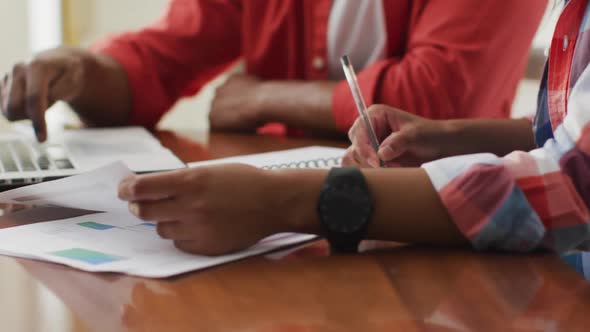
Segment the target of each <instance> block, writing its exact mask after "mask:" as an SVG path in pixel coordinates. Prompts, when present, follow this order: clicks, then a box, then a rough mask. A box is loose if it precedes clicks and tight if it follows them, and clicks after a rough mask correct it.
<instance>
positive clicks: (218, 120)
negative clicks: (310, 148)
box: [209, 75, 343, 137]
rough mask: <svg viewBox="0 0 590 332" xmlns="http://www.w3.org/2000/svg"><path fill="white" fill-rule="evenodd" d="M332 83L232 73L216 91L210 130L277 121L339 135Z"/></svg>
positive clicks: (250, 128)
mask: <svg viewBox="0 0 590 332" xmlns="http://www.w3.org/2000/svg"><path fill="white" fill-rule="evenodd" d="M335 86H336V83H335V82H329V81H309V82H305V81H262V80H259V79H257V78H256V77H253V76H249V75H234V76H232V77H230V78H229V79H228V80H227V81H226V82H225V84H223V85H222V86H221V87H219V88H218V89H217V91H216V94H215V98H214V100H213V102H212V105H211V113H210V115H209V119H210V122H211V129H213V130H217V131H245V132H254V131H255V130H256V128H258V127H260V126H262V125H264V124H265V123H269V122H280V123H284V124H286V125H288V126H290V127H293V128H301V129H303V130H305V131H306V132H307V133H308V134H309V135H313V136H323V137H333V136H343V134H342V133H341V132H339V131H338V129H337V128H336V122H335V120H334V116H333V114H332V92H333V90H334V88H335Z"/></svg>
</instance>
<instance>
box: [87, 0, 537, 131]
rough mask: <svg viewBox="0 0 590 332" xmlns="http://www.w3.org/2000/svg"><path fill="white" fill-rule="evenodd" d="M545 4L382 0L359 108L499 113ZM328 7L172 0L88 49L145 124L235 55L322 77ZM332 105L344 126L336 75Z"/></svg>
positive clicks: (257, 66) (282, 75)
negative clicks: (117, 70) (103, 59)
mask: <svg viewBox="0 0 590 332" xmlns="http://www.w3.org/2000/svg"><path fill="white" fill-rule="evenodd" d="M546 5H547V2H546V1H545V0H518V1H499V0H477V1H474V0H413V1H412V0H396V1H393V0H390V1H388V0H384V11H385V13H384V15H385V18H386V23H387V36H388V37H387V41H388V44H387V59H385V60H382V61H378V62H377V63H374V64H372V65H370V66H368V67H367V68H365V69H364V70H363V71H362V72H360V73H359V83H360V85H361V89H362V91H363V94H364V96H365V98H366V99H367V100H366V101H367V104H369V105H370V104H375V103H383V104H388V105H391V106H395V107H398V108H401V109H404V110H407V111H410V112H413V113H415V114H418V115H421V116H424V117H428V118H432V119H447V118H467V117H469V118H475V117H508V116H509V115H510V111H511V105H512V99H513V97H514V93H515V89H516V86H517V84H518V82H519V80H520V79H521V77H522V74H523V72H524V67H525V64H526V61H527V55H528V50H529V47H530V44H531V40H532V38H533V36H534V33H535V31H536V29H537V26H538V23H539V21H540V19H541V17H542V15H543V13H544V10H545V8H546ZM330 9H331V1H330V0H242V1H238V0H234V1H231V0H173V1H171V4H170V7H169V9H168V12H167V13H166V15H165V16H164V17H163V18H162V19H161V20H159V21H158V22H157V23H155V24H153V25H152V26H149V27H147V28H145V29H143V30H140V31H137V32H130V33H126V34H123V35H120V36H118V37H115V38H113V39H110V40H108V41H106V42H105V43H102V44H100V45H98V47H97V49H98V50H99V51H100V52H104V53H106V54H108V55H110V56H112V57H113V58H114V59H115V60H117V61H118V62H119V63H120V64H121V65H122V66H123V68H124V69H125V71H126V72H127V75H128V78H129V82H130V85H131V90H132V93H133V97H132V100H133V113H132V117H131V122H132V123H134V124H139V125H144V126H147V127H152V126H154V125H155V124H156V123H157V122H158V120H159V119H160V118H161V116H162V115H163V114H164V113H165V112H166V111H168V110H169V109H170V108H171V107H172V106H173V104H174V103H175V102H176V101H177V100H178V99H179V98H181V97H184V96H190V95H194V94H195V93H197V92H198V91H199V89H201V88H202V87H203V85H205V84H206V83H207V82H209V81H210V80H211V79H212V78H214V77H215V76H217V75H219V74H220V73H222V72H223V71H224V70H226V69H227V68H228V67H229V66H231V65H232V64H233V63H234V62H235V61H236V60H239V59H243V60H244V62H245V66H246V71H247V73H248V74H251V75H255V76H257V77H259V78H262V79H267V80H325V79H327V75H328V72H327V66H326V65H322V64H325V63H327V61H325V59H326V56H327V48H326V44H327V35H326V34H327V25H328V19H329V15H330ZM318 59H322V60H323V61H318ZM318 64H319V65H318ZM332 108H333V112H334V117H335V119H336V123H337V125H338V127H339V128H340V129H341V130H343V131H346V130H348V128H349V127H350V126H351V125H352V123H353V122H354V120H355V119H356V117H357V110H356V107H355V104H354V101H353V99H352V96H351V94H350V91H349V88H348V86H347V84H346V82H345V81H342V82H340V83H339V85H338V86H337V88H336V90H335V92H334V94H333V98H332Z"/></svg>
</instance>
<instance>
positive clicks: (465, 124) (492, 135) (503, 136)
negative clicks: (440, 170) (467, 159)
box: [441, 119, 536, 157]
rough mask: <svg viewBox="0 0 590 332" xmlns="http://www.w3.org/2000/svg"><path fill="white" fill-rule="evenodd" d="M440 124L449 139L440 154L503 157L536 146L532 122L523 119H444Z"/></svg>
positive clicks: (448, 155)
mask: <svg viewBox="0 0 590 332" xmlns="http://www.w3.org/2000/svg"><path fill="white" fill-rule="evenodd" d="M443 125H444V126H445V127H446V131H447V135H446V136H447V137H448V138H449V139H448V140H446V142H445V148H444V149H443V150H444V151H445V155H443V156H441V157H450V156H457V155H464V154H473V153H482V152H490V153H493V154H496V155H498V156H504V155H506V154H508V153H510V152H512V151H516V150H521V151H530V150H533V149H535V148H536V145H535V140H534V136H533V128H532V124H531V122H530V121H528V120H526V119H519V120H516V119H503V120H495V119H477V120H476V119H470V120H447V121H444V124H443Z"/></svg>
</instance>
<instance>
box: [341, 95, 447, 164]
mask: <svg viewBox="0 0 590 332" xmlns="http://www.w3.org/2000/svg"><path fill="white" fill-rule="evenodd" d="M368 115H369V119H370V120H371V123H372V124H373V127H374V129H375V134H376V135H377V138H378V140H379V141H380V142H381V144H380V147H379V151H377V152H375V150H374V149H373V147H372V146H371V143H370V141H369V137H368V135H367V131H366V129H365V125H364V123H363V121H362V119H360V118H359V119H357V121H356V122H355V123H354V125H353V126H352V128H351V129H350V131H349V138H350V141H351V142H352V145H351V146H350V147H349V149H348V150H347V152H346V155H345V157H344V160H343V163H344V165H346V166H357V167H375V168H376V167H379V166H380V165H379V159H381V160H383V161H384V162H385V163H386V165H387V166H389V167H396V166H403V167H412V166H420V165H421V164H423V163H425V162H428V161H432V160H436V159H439V158H440V157H441V156H442V155H443V152H442V150H443V149H444V148H445V145H446V144H447V141H448V140H449V135H448V134H447V130H446V128H445V125H444V122H443V121H435V120H428V119H424V118H421V117H419V116H416V115H413V114H410V113H407V112H404V111H401V110H399V109H395V108H392V107H388V106H383V105H374V106H371V107H370V108H369V112H368Z"/></svg>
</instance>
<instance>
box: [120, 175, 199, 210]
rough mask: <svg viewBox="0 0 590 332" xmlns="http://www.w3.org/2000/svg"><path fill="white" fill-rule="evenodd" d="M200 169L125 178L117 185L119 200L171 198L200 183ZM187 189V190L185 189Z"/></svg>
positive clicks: (133, 200) (134, 200)
mask: <svg viewBox="0 0 590 332" xmlns="http://www.w3.org/2000/svg"><path fill="white" fill-rule="evenodd" d="M201 173H204V171H203V170H201V169H196V168H193V169H190V170H182V171H173V172H165V173H158V174H149V175H142V176H135V177H132V178H127V179H125V180H123V181H122V182H121V183H120V184H119V198H120V199H121V200H124V201H128V202H136V201H150V200H163V199H169V198H173V197H175V196H176V195H179V194H181V193H183V192H186V191H187V190H190V189H195V188H194V187H195V185H196V184H198V182H199V181H201V179H200V178H199V177H200V174H201ZM187 187H188V189H187Z"/></svg>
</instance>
